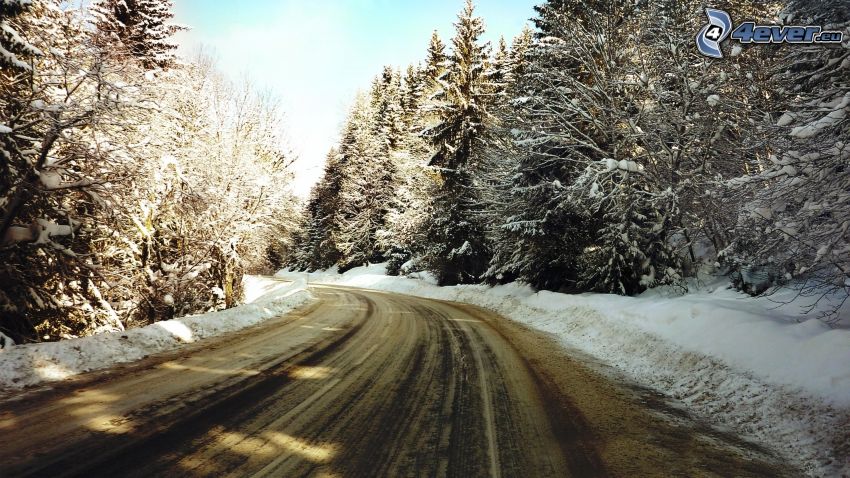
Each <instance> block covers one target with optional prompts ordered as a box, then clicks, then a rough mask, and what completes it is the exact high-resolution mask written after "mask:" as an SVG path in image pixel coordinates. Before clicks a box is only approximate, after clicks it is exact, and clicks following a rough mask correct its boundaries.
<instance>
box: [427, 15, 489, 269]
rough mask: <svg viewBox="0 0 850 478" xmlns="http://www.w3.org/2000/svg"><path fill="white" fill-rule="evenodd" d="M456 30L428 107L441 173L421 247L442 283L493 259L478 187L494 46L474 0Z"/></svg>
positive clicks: (435, 159)
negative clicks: (484, 38)
mask: <svg viewBox="0 0 850 478" xmlns="http://www.w3.org/2000/svg"><path fill="white" fill-rule="evenodd" d="M455 29H456V34H455V37H454V38H453V39H452V45H453V50H452V54H451V55H449V57H448V68H447V69H446V72H445V73H444V74H443V75H442V76H441V77H440V78H438V80H437V81H438V82H439V85H440V90H439V91H438V92H437V93H436V94H435V95H434V97H433V98H432V100H431V101H430V103H429V104H428V105H427V106H426V109H427V110H428V111H429V112H430V113H431V114H433V115H434V117H435V119H436V124H434V125H432V126H430V127H429V128H428V129H427V131H426V133H425V134H426V135H427V137H428V138H429V139H430V141H431V143H432V145H433V147H434V149H435V153H434V154H433V156H432V158H431V160H430V162H429V164H430V166H432V167H433V168H435V169H436V170H437V171H438V173H439V174H438V186H437V188H436V191H435V193H434V198H433V201H432V209H431V211H430V215H429V217H428V218H427V219H426V220H425V223H424V225H423V227H424V231H425V232H424V234H423V235H422V236H423V238H424V239H425V240H426V243H424V244H419V247H421V252H422V256H423V263H424V264H425V267H426V268H427V269H428V270H430V271H431V272H433V273H434V274H435V276H436V277H437V280H438V281H439V283H440V284H457V283H468V282H474V281H477V280H479V278H480V276H481V274H482V273H483V272H484V271H485V270H486V265H487V262H488V260H489V250H488V248H487V244H486V242H485V236H484V226H483V224H482V218H481V214H482V204H481V201H480V199H479V198H478V197H477V193H476V191H477V190H476V188H475V187H474V186H475V184H474V169H475V166H476V161H477V158H478V156H477V155H478V154H479V152H480V149H481V146H482V145H481V143H480V139H481V135H482V134H483V132H484V129H485V128H486V123H487V122H488V121H489V114H488V112H487V107H488V104H489V103H490V101H491V98H492V91H491V88H490V84H489V82H488V80H487V75H486V70H487V62H488V59H489V52H488V50H489V45H488V44H484V45H481V44H479V43H478V41H479V38H480V36H481V34H482V33H483V32H484V24H483V21H482V20H481V19H480V18H478V17H476V16H475V11H474V6H473V3H472V0H467V2H466V5H465V7H464V9H463V11H462V12H461V13H460V14H459V15H458V22H457V23H456V24H455Z"/></svg>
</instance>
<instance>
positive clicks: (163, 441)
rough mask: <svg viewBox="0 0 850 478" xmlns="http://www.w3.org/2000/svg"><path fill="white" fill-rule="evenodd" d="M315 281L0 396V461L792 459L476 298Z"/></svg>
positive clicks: (76, 468)
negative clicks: (203, 330)
mask: <svg viewBox="0 0 850 478" xmlns="http://www.w3.org/2000/svg"><path fill="white" fill-rule="evenodd" d="M313 291H314V293H315V294H316V295H317V296H318V298H319V300H318V301H317V302H316V303H314V304H313V305H311V306H308V307H306V308H304V309H301V310H299V311H296V312H293V313H291V314H289V315H287V316H285V317H281V318H279V319H274V320H270V321H268V322H266V323H264V324H263V325H261V326H258V327H254V328H251V329H247V330H244V331H242V332H239V333H236V334H232V335H229V336H226V337H221V338H217V339H209V340H206V341H202V342H199V343H196V344H192V345H189V346H187V347H186V348H184V349H182V350H180V351H179V352H175V353H169V354H162V355H158V356H154V357H149V358H148V359H146V360H144V361H142V362H140V363H136V364H131V365H126V366H122V367H118V368H115V369H112V370H108V371H105V372H99V373H94V374H89V375H87V376H83V377H81V378H79V379H77V380H75V381H72V382H68V383H66V384H63V385H60V386H57V387H55V388H54V389H52V390H45V391H37V392H30V393H29V394H27V395H24V396H21V397H19V399H17V400H11V401H5V402H3V403H0V476H169V477H172V476H229V475H232V476H285V477H290V476H346V477H348V476H391V477H396V476H459V477H472V476H491V477H496V476H503V477H512V476H551V477H565V476H611V475H613V476H639V475H640V476H646V475H652V474H655V475H687V476H701V475H702V476H716V475H719V476H731V475H736V476H778V475H782V474H786V473H787V474H789V475H793V474H794V473H793V470H789V469H787V468H786V467H784V466H782V465H780V464H775V463H777V459H776V458H775V457H773V456H772V455H770V454H769V453H768V452H767V451H765V450H762V449H760V448H759V447H757V446H755V445H752V444H750V443H746V442H743V441H741V440H738V439H737V438H736V437H734V436H732V435H730V434H728V433H723V432H719V431H716V430H714V429H712V428H711V427H709V426H707V425H705V424H703V423H698V422H694V421H693V420H692V419H691V418H690V417H688V416H687V414H685V413H684V412H681V411H679V410H678V409H676V408H674V407H671V406H669V405H668V404H666V403H665V402H664V401H663V400H661V399H660V398H659V397H657V396H656V395H654V394H653V393H651V392H649V391H646V390H639V389H637V388H636V387H633V386H628V385H623V384H617V383H614V382H612V381H611V380H609V379H606V378H605V377H604V376H603V375H600V374H599V373H597V372H595V371H594V370H592V369H591V368H588V367H586V366H585V365H583V364H581V363H579V362H578V361H577V360H576V359H575V358H572V357H570V356H567V355H565V353H564V351H563V350H561V349H560V348H559V347H558V346H557V345H556V344H554V342H552V341H550V340H549V339H548V338H546V337H543V336H540V335H538V334H535V333H532V332H530V331H528V330H526V329H523V328H521V327H520V326H518V325H516V324H513V323H510V322H508V321H505V320H504V319H501V318H499V317H496V316H494V315H493V314H491V313H489V312H486V311H483V310H482V309H478V308H475V307H472V306H466V305H460V304H454V303H448V302H439V301H433V300H427V299H420V298H414V297H408V296H402V295H396V294H389V293H381V292H374V291H365V290H358V289H347V288H342V287H329V286H314V287H313ZM770 463H774V464H770Z"/></svg>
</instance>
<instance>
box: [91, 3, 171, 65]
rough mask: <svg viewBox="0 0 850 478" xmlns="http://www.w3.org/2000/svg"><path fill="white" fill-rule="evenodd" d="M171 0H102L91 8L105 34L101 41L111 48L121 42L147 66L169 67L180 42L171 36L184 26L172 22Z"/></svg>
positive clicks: (97, 23) (102, 33)
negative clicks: (176, 42)
mask: <svg viewBox="0 0 850 478" xmlns="http://www.w3.org/2000/svg"><path fill="white" fill-rule="evenodd" d="M172 8H173V4H172V2H171V1H170V0H98V1H97V2H96V3H94V4H93V5H92V8H91V11H92V15H93V16H94V18H95V22H96V27H97V29H98V31H99V32H100V34H101V35H102V36H101V38H100V39H99V41H101V42H102V43H104V44H108V45H109V46H110V47H111V48H114V47H115V46H116V45H121V46H122V47H123V48H125V49H126V51H127V52H128V53H129V54H130V55H132V56H133V57H134V58H136V59H137V60H138V61H140V62H141V63H142V64H143V65H144V66H145V68H148V69H153V68H165V67H167V66H169V65H170V64H172V63H173V62H174V60H175V56H174V50H175V49H176V48H177V45H176V44H175V43H174V42H173V40H171V37H172V36H173V35H174V34H175V33H177V32H178V31H180V30H182V29H183V28H184V27H181V26H178V25H175V24H173V23H171V22H170V20H171V19H172V18H173V17H174V14H173V13H172Z"/></svg>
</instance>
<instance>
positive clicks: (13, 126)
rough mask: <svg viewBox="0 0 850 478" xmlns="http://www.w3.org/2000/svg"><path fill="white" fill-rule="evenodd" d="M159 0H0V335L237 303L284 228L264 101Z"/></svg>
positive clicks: (74, 331)
mask: <svg viewBox="0 0 850 478" xmlns="http://www.w3.org/2000/svg"><path fill="white" fill-rule="evenodd" d="M171 9H172V4H171V2H169V1H162V0H102V1H99V2H94V3H91V4H90V5H89V6H88V8H86V9H84V10H81V9H80V8H72V7H70V6H69V5H68V3H67V2H63V1H60V0H36V1H27V0H3V1H2V2H0V26H2V33H0V62H2V70H0V90H2V93H0V284H2V285H0V316H1V317H2V320H0V332H3V333H4V334H6V335H7V336H8V337H10V338H11V339H12V340H14V341H15V342H18V343H26V342H32V341H43V340H58V339H61V338H69V337H76V336H82V335H90V334H94V333H98V332H103V331H116V330H123V329H124V328H126V327H131V326H137V325H146V324H149V323H151V322H153V321H158V320H164V319H170V318H173V317H179V316H182V315H186V314H189V313H194V312H205V311H209V310H216V309H220V308H224V307H230V306H233V305H235V304H237V303H239V300H240V294H241V279H242V274H243V273H244V272H245V271H247V270H251V271H269V270H271V268H272V267H273V266H275V265H277V264H276V263H275V262H274V261H275V260H276V259H274V258H276V257H279V256H280V255H281V252H280V251H279V248H280V247H285V242H282V241H281V238H286V237H288V235H287V231H289V230H290V229H292V228H293V227H294V225H295V220H296V217H297V212H298V201H297V199H296V198H295V197H294V196H293V195H292V194H291V193H290V192H289V188H288V185H289V183H290V182H291V167H290V166H291V161H292V158H291V155H290V154H289V152H288V150H287V149H286V147H285V143H284V142H283V141H282V138H281V137H280V136H281V121H282V112H281V111H280V109H279V107H278V106H277V104H276V102H275V100H274V99H273V98H271V97H269V95H267V94H265V93H263V92H262V91H261V90H259V89H258V88H256V87H255V86H253V85H251V84H250V83H249V82H244V83H238V82H232V81H230V80H228V79H227V78H226V77H225V76H224V75H223V74H222V73H221V72H220V71H218V70H217V69H216V66H215V62H214V61H213V60H211V59H210V58H208V57H205V56H204V55H201V54H199V55H197V58H196V59H195V60H194V61H185V60H178V59H177V58H176V56H175V48H176V45H175V44H173V42H172V41H171V37H172V35H173V34H174V33H176V32H177V31H178V30H179V29H180V28H182V27H180V26H177V25H174V24H172V23H171V19H172V16H173V13H172V11H171Z"/></svg>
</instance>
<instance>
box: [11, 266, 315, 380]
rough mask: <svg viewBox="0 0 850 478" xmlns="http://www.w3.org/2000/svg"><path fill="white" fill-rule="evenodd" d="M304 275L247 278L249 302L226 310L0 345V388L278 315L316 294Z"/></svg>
mask: <svg viewBox="0 0 850 478" xmlns="http://www.w3.org/2000/svg"><path fill="white" fill-rule="evenodd" d="M306 287H307V284H306V281H305V280H304V279H303V278H301V279H297V280H295V281H293V282H283V281H280V280H272V279H267V278H260V277H250V276H249V277H246V279H245V295H246V302H247V303H246V304H245V305H241V306H239V307H235V308H232V309H228V310H222V311H218V312H211V313H208V314H201V315H194V316H189V317H184V318H182V319H176V320H168V321H163V322H157V323H155V324H152V325H149V326H147V327H141V328H137V329H128V330H126V331H123V332H114V333H105V334H100V335H94V336H91V337H83V338H79V339H71V340H63V341H60V342H48V343H40V344H25V345H16V346H12V347H7V348H5V349H3V350H0V389H20V388H23V387H27V386H31V385H37V384H41V383H44V382H51V381H55V380H63V379H66V378H69V377H72V376H74V375H77V374H80V373H83V372H89V371H92V370H98V369H103V368H108V367H110V366H112V365H115V364H119V363H125V362H132V361H134V360H139V359H142V358H144V357H146V356H148V355H150V354H154V353H158V352H165V351H169V350H174V349H176V348H178V347H180V346H181V345H183V344H186V343H191V342H194V341H196V340H199V339H204V338H207V337H213V336H216V335H221V334H225V333H228V332H233V331H235V330H239V329H243V328H245V327H249V326H252V325H255V324H257V323H259V322H262V321H264V320H267V319H271V318H274V317H278V316H280V315H282V314H285V313H287V312H289V311H290V310H292V309H294V308H296V307H299V306H301V305H303V304H305V303H306V302H308V301H310V300H311V299H312V296H311V295H310V293H309V292H308V291H307V290H306Z"/></svg>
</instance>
